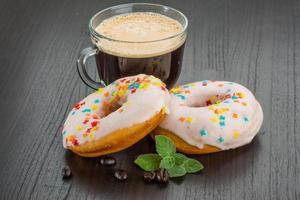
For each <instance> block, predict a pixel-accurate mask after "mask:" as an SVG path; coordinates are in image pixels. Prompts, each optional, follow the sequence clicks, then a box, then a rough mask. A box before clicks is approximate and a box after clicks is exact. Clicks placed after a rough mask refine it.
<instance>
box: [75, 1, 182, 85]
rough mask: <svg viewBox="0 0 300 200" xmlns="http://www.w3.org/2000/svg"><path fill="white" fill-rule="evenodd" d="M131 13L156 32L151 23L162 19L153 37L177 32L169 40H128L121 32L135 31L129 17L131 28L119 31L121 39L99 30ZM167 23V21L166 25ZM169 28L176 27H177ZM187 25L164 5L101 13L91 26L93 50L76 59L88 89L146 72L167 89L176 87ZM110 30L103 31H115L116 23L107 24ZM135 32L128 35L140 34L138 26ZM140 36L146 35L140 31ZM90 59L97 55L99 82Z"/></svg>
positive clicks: (127, 6) (126, 7)
mask: <svg viewBox="0 0 300 200" xmlns="http://www.w3.org/2000/svg"><path fill="white" fill-rule="evenodd" d="M130 14H138V17H139V18H142V17H145V20H144V21H143V22H142V23H145V24H142V25H141V26H143V27H146V28H147V27H148V28H149V30H153V29H154V28H153V27H151V20H160V21H161V24H162V25H163V26H164V27H163V28H162V27H161V28H160V29H159V31H160V32H157V33H155V32H154V34H153V35H154V36H157V35H155V34H161V32H163V31H164V28H166V30H173V29H174V30H175V31H174V33H169V34H168V36H167V37H160V38H159V37H154V38H156V39H153V40H151V38H150V40H146V41H143V40H140V39H137V40H135V39H131V40H128V38H126V37H124V39H122V33H123V32H122V31H123V30H124V29H126V30H127V29H128V28H129V29H130V28H132V27H130V23H131V22H129V23H126V20H130V17H127V18H126V17H123V19H122V20H123V21H124V23H125V24H127V25H128V24H129V25H128V26H129V27H122V29H119V30H120V31H121V32H120V33H119V38H118V39H114V37H109V36H107V35H105V34H101V31H99V30H98V29H97V27H98V26H99V25H100V24H101V23H102V22H103V21H104V20H106V21H107V19H112V18H113V17H115V16H117V17H118V16H121V17H120V18H122V16H129V15H130ZM157 14H158V15H157ZM149 16H150V17H149ZM165 16H166V17H167V18H166V17H165ZM135 17H136V16H135ZM131 18H134V17H131ZM170 18H171V19H170ZM166 20H167V22H166V23H165V24H164V21H166ZM168 20H169V21H168ZM170 20H171V21H170ZM172 21H173V22H172ZM127 22H128V21H127ZM175 22H176V23H175ZM107 23H108V22H107ZM147 23H149V24H147ZM116 24H117V23H116ZM176 24H177V25H179V26H180V29H178V27H177V29H176V26H175V25H176ZM119 25H120V23H119ZM139 26H140V25H139ZM168 26H175V28H174V27H168ZM187 26H188V20H187V18H186V17H185V16H184V15H183V14H182V13H181V12H179V11H177V10H175V9H173V8H170V7H167V6H163V5H157V4H146V3H131V4H123V5H118V6H113V7H110V8H107V9H105V10H102V11H100V12H98V13H97V14H96V15H94V16H93V17H92V18H91V20H90V23H89V30H90V35H91V40H92V43H93V47H88V48H86V49H84V50H83V51H82V52H81V53H80V56H79V58H78V60H77V70H78V73H79V75H80V78H81V79H82V81H83V82H84V83H85V84H86V85H87V86H89V87H91V88H93V89H97V88H99V87H105V86H106V85H108V84H110V83H111V82H113V81H114V80H116V79H119V78H121V77H125V76H131V75H137V74H141V73H143V74H148V75H154V76H156V77H158V78H160V79H161V80H162V81H164V82H165V83H166V85H167V87H168V88H171V87H173V86H174V85H175V83H176V81H177V79H178V77H179V74H180V72H181V65H182V57H183V52H184V44H185V40H186V35H187ZM99 27H101V26H99ZM107 27H108V30H102V31H103V32H110V31H111V30H112V29H114V24H113V23H111V24H108V26H107ZM107 27H106V29H107ZM151 28H152V29H151ZM110 29H111V30H110ZM132 29H133V30H131V29H130V30H129V32H130V31H134V32H135V34H136V33H137V34H139V32H137V31H140V30H139V27H138V26H134V27H133V28H132ZM126 30H125V31H126ZM176 30H177V31H176ZM140 34H145V33H143V31H141V33H140ZM148 35H149V34H148ZM120 36H121V37H120ZM124 36H125V35H124ZM157 38H159V39H157ZM91 56H95V60H96V65H97V70H98V74H99V78H100V81H99V82H97V81H95V80H93V79H92V78H91V77H90V76H89V75H88V73H87V70H86V67H87V66H86V61H87V59H88V58H89V57H91Z"/></svg>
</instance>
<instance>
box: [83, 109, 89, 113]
mask: <svg viewBox="0 0 300 200" xmlns="http://www.w3.org/2000/svg"><path fill="white" fill-rule="evenodd" d="M82 112H83V113H85V112H91V109H89V108H86V109H83V110H82Z"/></svg>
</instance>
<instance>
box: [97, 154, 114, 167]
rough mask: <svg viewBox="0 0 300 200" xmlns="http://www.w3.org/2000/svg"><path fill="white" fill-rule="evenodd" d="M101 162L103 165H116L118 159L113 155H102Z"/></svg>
mask: <svg viewBox="0 0 300 200" xmlns="http://www.w3.org/2000/svg"><path fill="white" fill-rule="evenodd" d="M100 164H101V165H103V166H109V165H115V164H116V159H115V158H113V157H108V156H107V157H102V158H100Z"/></svg>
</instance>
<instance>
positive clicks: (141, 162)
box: [134, 153, 161, 171]
mask: <svg viewBox="0 0 300 200" xmlns="http://www.w3.org/2000/svg"><path fill="white" fill-rule="evenodd" d="M160 161H161V157H160V156H159V155H157V154H154V153H149V154H143V155H140V156H139V157H137V159H135V161H134V163H135V164H137V165H138V166H139V167H140V168H142V169H143V170H145V171H154V170H157V169H158V168H159V164H160Z"/></svg>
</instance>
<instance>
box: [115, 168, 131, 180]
mask: <svg viewBox="0 0 300 200" xmlns="http://www.w3.org/2000/svg"><path fill="white" fill-rule="evenodd" d="M114 175H115V178H116V179H118V180H120V181H123V180H126V179H127V178H128V174H127V172H126V171H125V170H123V169H118V170H116V171H115V174H114Z"/></svg>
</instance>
